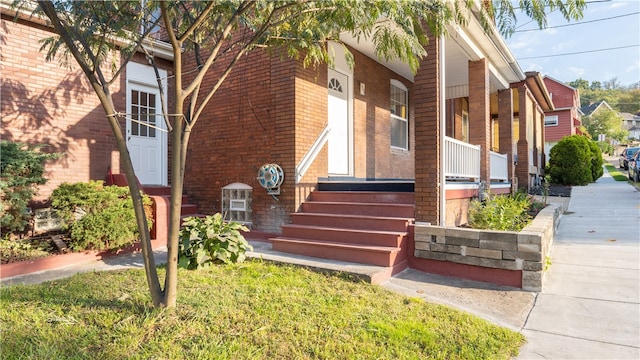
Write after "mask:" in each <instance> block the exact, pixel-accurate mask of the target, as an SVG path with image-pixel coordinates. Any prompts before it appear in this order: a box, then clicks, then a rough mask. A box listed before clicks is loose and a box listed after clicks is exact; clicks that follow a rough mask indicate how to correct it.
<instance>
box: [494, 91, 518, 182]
mask: <svg viewBox="0 0 640 360" xmlns="http://www.w3.org/2000/svg"><path fill="white" fill-rule="evenodd" d="M498 129H499V133H500V135H499V136H500V138H499V140H498V141H499V143H500V149H499V150H498V151H499V152H500V153H501V154H507V177H508V178H509V181H510V182H511V184H512V185H511V186H512V187H511V190H512V191H513V190H516V189H514V188H513V184H514V181H513V177H514V176H515V173H514V166H513V155H514V153H515V151H516V149H515V146H514V145H515V144H514V143H513V91H512V90H511V88H509V89H505V90H499V91H498Z"/></svg>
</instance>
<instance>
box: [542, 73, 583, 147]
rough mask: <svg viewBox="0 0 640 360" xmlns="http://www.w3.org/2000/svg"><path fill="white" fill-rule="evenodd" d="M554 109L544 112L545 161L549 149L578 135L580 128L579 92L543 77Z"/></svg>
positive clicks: (552, 79) (548, 77)
mask: <svg viewBox="0 0 640 360" xmlns="http://www.w3.org/2000/svg"><path fill="white" fill-rule="evenodd" d="M544 83H545V85H546V86H547V89H548V90H549V94H550V95H551V99H552V101H553V105H554V107H555V109H554V110H553V111H547V112H545V120H544V128H545V138H544V153H545V154H546V157H547V159H548V158H549V151H550V150H551V148H552V147H553V146H554V145H555V144H557V143H558V141H560V140H562V138H563V137H565V136H570V135H579V134H581V133H582V132H581V131H580V126H582V116H583V113H582V110H581V108H580V92H579V91H578V89H576V88H573V87H571V86H569V85H567V84H565V83H563V82H561V81H559V80H556V79H554V78H552V77H550V76H546V75H545V76H544Z"/></svg>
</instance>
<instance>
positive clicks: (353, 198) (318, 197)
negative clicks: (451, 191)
mask: <svg viewBox="0 0 640 360" xmlns="http://www.w3.org/2000/svg"><path fill="white" fill-rule="evenodd" d="M309 200H311V201H320V202H359V203H387V204H411V205H413V204H415V194H414V193H407V192H380V191H314V192H312V193H311V196H310V197H309Z"/></svg>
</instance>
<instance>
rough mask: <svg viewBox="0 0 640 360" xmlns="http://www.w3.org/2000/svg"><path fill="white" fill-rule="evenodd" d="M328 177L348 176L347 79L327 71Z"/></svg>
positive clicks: (345, 76)
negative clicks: (329, 130)
mask: <svg viewBox="0 0 640 360" xmlns="http://www.w3.org/2000/svg"><path fill="white" fill-rule="evenodd" d="M328 74H329V76H328V78H329V83H328V90H329V101H328V109H327V114H328V124H329V128H330V129H331V132H329V145H328V146H329V159H328V161H329V169H328V170H329V175H338V176H347V175H350V163H349V162H350V138H351V136H350V133H349V91H348V89H349V87H348V81H349V77H348V76H347V75H345V74H342V73H340V72H337V71H335V70H331V69H329V72H328Z"/></svg>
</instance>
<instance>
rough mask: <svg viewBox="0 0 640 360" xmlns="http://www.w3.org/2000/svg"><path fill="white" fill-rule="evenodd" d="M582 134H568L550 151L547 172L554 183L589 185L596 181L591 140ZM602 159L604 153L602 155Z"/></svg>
mask: <svg viewBox="0 0 640 360" xmlns="http://www.w3.org/2000/svg"><path fill="white" fill-rule="evenodd" d="M590 141H591V140H589V139H587V138H586V137H584V136H580V135H571V136H566V137H565V138H563V139H562V140H560V141H559V142H558V143H557V144H556V145H555V146H554V147H552V148H551V151H550V153H549V166H548V167H547V174H548V175H549V179H550V180H551V182H552V183H554V184H562V185H587V184H589V183H590V182H593V181H594V178H593V175H594V174H593V171H592V166H593V163H592V159H593V156H594V155H593V154H592V150H591V146H590V145H589V142H590ZM600 160H601V161H602V155H601V156H600Z"/></svg>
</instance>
